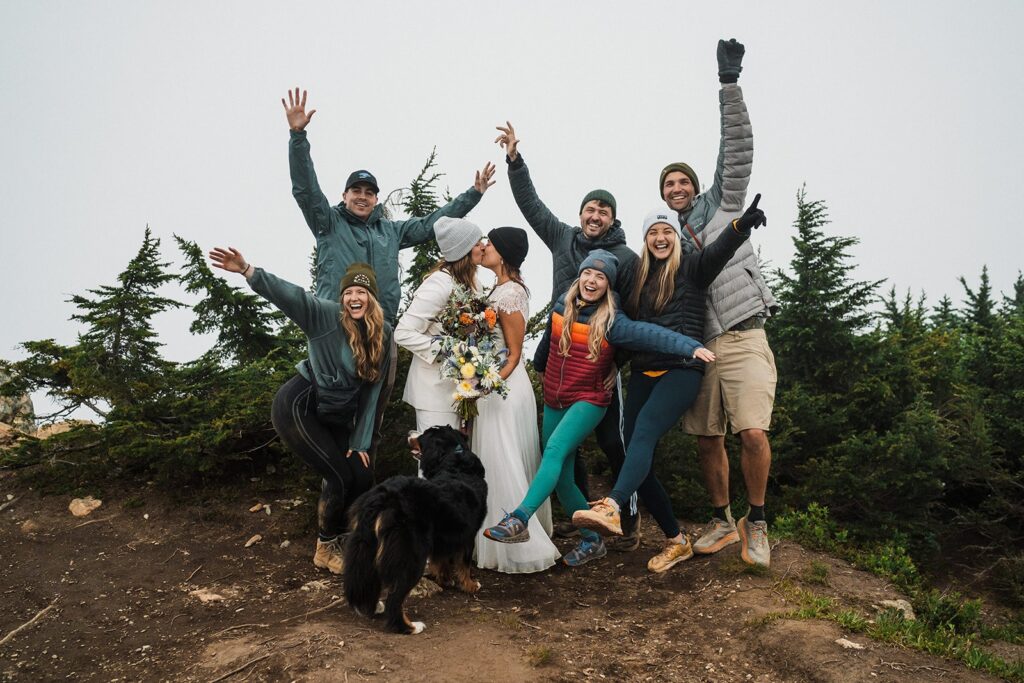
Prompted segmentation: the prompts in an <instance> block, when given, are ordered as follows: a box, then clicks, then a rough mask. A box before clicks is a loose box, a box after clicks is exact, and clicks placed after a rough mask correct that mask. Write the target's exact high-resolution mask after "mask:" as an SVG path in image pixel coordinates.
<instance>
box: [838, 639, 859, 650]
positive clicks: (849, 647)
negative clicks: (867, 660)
mask: <svg viewBox="0 0 1024 683" xmlns="http://www.w3.org/2000/svg"><path fill="white" fill-rule="evenodd" d="M835 642H836V643H837V644H839V645H842V646H843V647H844V648H846V649H847V650H863V649H864V646H863V645H861V644H860V643H855V642H853V641H852V640H847V639H846V638H836V641H835Z"/></svg>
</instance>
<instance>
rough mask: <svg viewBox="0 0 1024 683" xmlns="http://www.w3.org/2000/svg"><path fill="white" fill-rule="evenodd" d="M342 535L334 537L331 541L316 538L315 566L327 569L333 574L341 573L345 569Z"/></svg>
mask: <svg viewBox="0 0 1024 683" xmlns="http://www.w3.org/2000/svg"><path fill="white" fill-rule="evenodd" d="M343 542H344V539H342V537H341V536H337V537H335V538H332V539H331V540H329V541H321V540H320V539H319V538H318V539H316V553H314V554H313V566H314V567H316V568H317V569H326V570H327V571H329V572H330V573H332V574H340V573H341V572H342V570H343V569H344V567H345V565H344V558H343V556H342V552H341V550H342V543H343Z"/></svg>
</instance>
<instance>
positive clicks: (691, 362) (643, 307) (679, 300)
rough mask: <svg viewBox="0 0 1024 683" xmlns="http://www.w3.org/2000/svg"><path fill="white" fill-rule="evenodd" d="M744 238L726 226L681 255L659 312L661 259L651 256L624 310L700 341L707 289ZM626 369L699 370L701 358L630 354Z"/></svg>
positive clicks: (702, 365) (745, 238) (662, 263)
mask: <svg viewBox="0 0 1024 683" xmlns="http://www.w3.org/2000/svg"><path fill="white" fill-rule="evenodd" d="M748 237H750V234H749V233H747V234H742V233H739V232H737V231H736V230H734V229H733V228H732V227H731V226H730V227H729V228H728V229H726V230H723V231H722V232H721V234H720V235H719V237H718V239H716V240H715V241H714V242H712V243H711V244H710V245H708V246H707V247H706V248H705V249H703V250H701V251H695V252H691V253H689V254H687V255H686V256H684V257H683V258H682V261H681V262H680V264H679V270H678V271H676V286H675V291H673V292H672V298H671V299H669V300H668V302H667V303H666V304H665V306H664V307H663V308H662V309H661V311H660V312H658V311H655V310H654V301H655V299H656V298H657V295H658V276H659V274H660V273H661V270H662V268H664V264H665V262H664V261H657V260H654V259H652V264H651V271H650V272H649V273H648V274H647V280H646V282H644V283H639V282H638V283H634V287H638V286H642V287H643V289H642V291H641V293H640V301H639V305H638V306H637V307H636V309H634V308H633V307H632V305H631V304H632V301H631V300H627V302H626V310H627V312H628V313H629V315H630V316H632V317H633V319H634V320H642V321H643V322H648V323H654V324H655V325H661V326H662V327H667V328H668V329H670V330H673V331H675V332H679V333H681V334H685V335H686V336H688V337H693V338H694V339H696V340H697V341H699V342H701V343H702V344H703V343H704V314H705V311H704V306H705V305H706V300H707V288H708V287H709V286H710V285H711V283H712V282H713V281H714V279H715V278H716V277H717V276H718V274H719V273H721V272H722V269H723V268H725V264H727V263H728V262H729V259H731V258H732V255H733V254H735V253H736V250H737V249H739V248H740V246H741V245H742V244H743V243H744V242H746V241H747V238H748ZM638 273H639V268H638ZM630 368H631V369H632V371H633V372H643V371H646V370H672V369H675V368H694V369H697V370H700V371H701V372H703V371H704V361H702V360H698V359H696V358H683V357H681V356H671V355H665V354H660V353H633V354H632V355H631V356H630Z"/></svg>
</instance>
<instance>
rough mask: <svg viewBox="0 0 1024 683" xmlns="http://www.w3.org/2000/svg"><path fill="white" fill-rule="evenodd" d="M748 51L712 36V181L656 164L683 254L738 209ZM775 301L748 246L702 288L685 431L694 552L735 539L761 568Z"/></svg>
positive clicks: (766, 553)
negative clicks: (734, 478)
mask: <svg viewBox="0 0 1024 683" xmlns="http://www.w3.org/2000/svg"><path fill="white" fill-rule="evenodd" d="M744 52H745V50H744V47H743V45H742V44H740V43H738V42H736V41H735V40H729V41H725V40H720V41H718V78H719V81H720V82H721V84H722V87H721V90H720V91H719V103H720V109H721V117H722V125H721V130H722V140H721V145H720V147H719V153H718V165H717V167H716V168H715V178H714V181H713V182H712V184H711V186H710V187H709V188H707V190H705V191H704V192H703V193H701V189H700V181H699V180H698V178H697V174H696V172H694V170H693V168H692V167H691V166H690V165H689V164H684V163H682V162H676V163H672V164H669V165H668V166H666V167H665V168H663V169H662V171H661V175H660V177H659V179H658V191H659V194H660V196H661V198H662V199H663V200H664V201H665V203H666V204H667V205H668V207H669V208H670V209H673V210H674V211H676V212H678V214H679V223H680V225H682V226H683V230H682V236H683V242H684V247H685V248H686V249H687V250H693V249H697V250H700V249H703V248H704V246H705V245H707V244H711V243H712V242H714V241H715V238H716V237H718V235H719V233H720V232H721V231H723V230H726V229H727V228H729V226H730V225H731V223H732V221H733V219H735V218H738V217H739V215H740V213H741V212H742V211H743V205H744V201H745V200H746V194H747V185H748V184H749V183H750V169H751V166H752V165H753V159H754V138H753V134H752V133H751V130H750V117H749V116H748V115H747V107H746V104H745V103H744V101H743V91H742V90H740V87H739V85H737V83H736V82H737V80H738V79H739V74H740V71H741V70H742V66H741V63H742V61H743V54H744ZM777 308H778V306H777V304H776V302H775V297H773V296H772V293H771V291H770V290H769V289H768V285H767V284H766V283H765V281H764V278H763V277H762V275H761V270H760V267H759V265H758V262H757V255H756V254H755V253H754V249H753V247H752V246H751V245H750V243H749V242H745V243H744V244H743V245H742V246H741V247H740V248H739V249H738V250H737V251H736V254H735V255H734V256H733V257H732V259H731V260H730V261H729V263H728V264H727V265H726V267H725V269H724V270H723V271H722V272H721V274H720V275H719V276H718V277H717V278H716V279H715V281H714V282H713V283H712V284H711V286H710V287H709V288H708V297H707V306H706V316H705V324H704V338H703V339H702V340H701V341H703V342H704V343H705V344H706V345H707V348H708V349H709V350H710V351H712V352H713V353H714V354H715V355H716V356H717V357H718V362H715V363H709V364H708V367H707V371H706V373H705V375H704V381H703V382H702V383H701V388H700V392H699V393H698V395H697V398H696V400H695V401H694V403H693V406H692V407H691V408H690V410H689V411H688V412H687V413H686V415H685V416H684V418H683V429H684V430H685V431H686V432H687V433H689V434H694V435H696V436H697V450H698V452H699V454H700V461H701V470H702V471H703V472H704V481H705V485H706V486H707V489H708V493H709V494H710V497H711V504H712V507H713V508H714V513H713V515H712V518H711V521H710V522H708V523H707V525H705V527H704V529H703V530H702V531H701V533H700V535H699V537H698V538H697V540H696V541H694V543H693V550H694V552H696V553H700V554H710V553H715V552H718V551H719V550H721V549H722V548H725V547H726V546H728V545H731V544H733V543H736V542H737V541H741V542H742V546H741V550H740V556H741V557H742V559H743V560H744V561H745V562H748V563H750V564H757V565H762V566H768V564H769V561H770V558H771V551H770V547H769V545H768V523H767V522H766V521H765V517H764V502H765V501H764V497H765V490H766V489H767V486H768V470H769V467H770V465H771V447H770V446H769V444H768V428H769V426H770V423H771V416H772V407H773V404H774V400H775V380H776V373H775V360H774V356H773V355H772V351H771V348H769V346H768V340H767V337H766V336H765V331H764V327H765V321H766V320H767V319H768V317H769V316H771V314H772V312H773V311H775V310H777ZM727 426H728V428H730V429H731V430H732V432H733V433H734V434H738V435H739V438H740V443H741V444H742V446H741V451H740V465H741V467H742V469H743V479H744V481H745V483H746V488H747V498H748V501H749V503H750V512H749V513H748V514H747V516H745V517H743V518H742V519H740V520H739V522H738V523H734V522H733V518H732V512H731V510H730V509H729V500H730V498H729V460H728V457H727V455H726V452H725V431H726V428H727Z"/></svg>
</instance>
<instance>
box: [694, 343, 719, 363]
mask: <svg viewBox="0 0 1024 683" xmlns="http://www.w3.org/2000/svg"><path fill="white" fill-rule="evenodd" d="M693 357H694V358H697V359H698V360H702V361H704V362H705V363H714V362H715V354H713V353H711V352H710V351H708V350H707V349H706V348H704V347H703V346H702V347H700V348H699V349H697V350H696V351H694V352H693Z"/></svg>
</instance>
